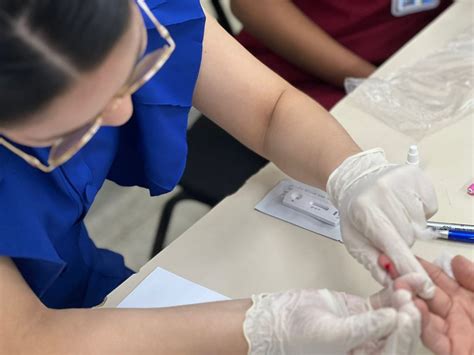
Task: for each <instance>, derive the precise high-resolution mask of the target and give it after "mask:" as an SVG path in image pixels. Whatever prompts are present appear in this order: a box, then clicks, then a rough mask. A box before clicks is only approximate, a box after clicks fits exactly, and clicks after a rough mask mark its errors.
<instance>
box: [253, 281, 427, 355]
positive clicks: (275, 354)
mask: <svg viewBox="0 0 474 355" xmlns="http://www.w3.org/2000/svg"><path fill="white" fill-rule="evenodd" d="M375 299H376V300H377V308H378V309H377V310H374V307H373V304H371V301H369V300H365V299H363V298H360V297H358V296H353V295H349V294H345V293H341V292H333V291H329V290H326V289H325V290H291V291H287V292H282V293H274V294H262V295H256V296H253V298H252V300H253V305H252V307H251V308H250V309H249V310H248V311H247V314H246V319H245V322H244V334H245V337H246V339H247V342H248V344H249V354H250V355H262V354H272V355H284V354H288V355H301V354H354V355H355V354H364V355H370V354H373V355H374V354H407V355H409V354H412V353H413V352H414V349H415V347H416V344H417V341H418V339H419V335H420V324H421V322H420V314H419V312H418V311H417V309H416V307H415V306H414V304H413V302H412V300H411V295H410V293H408V292H407V291H405V290H400V291H397V292H395V293H393V292H391V291H390V292H389V293H387V292H385V291H384V292H382V293H380V295H379V297H376V298H375Z"/></svg>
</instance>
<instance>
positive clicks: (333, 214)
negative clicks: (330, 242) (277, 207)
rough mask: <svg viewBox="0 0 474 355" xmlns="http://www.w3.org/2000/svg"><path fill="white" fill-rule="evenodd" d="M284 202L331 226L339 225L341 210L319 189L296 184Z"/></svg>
mask: <svg viewBox="0 0 474 355" xmlns="http://www.w3.org/2000/svg"><path fill="white" fill-rule="evenodd" d="M282 203H283V204H284V205H285V206H286V207H289V208H292V209H294V210H297V211H298V212H301V213H304V214H306V215H308V216H310V217H313V218H316V219H318V220H320V221H321V222H324V223H327V224H329V225H331V226H334V227H336V226H338V225H339V211H338V210H337V209H336V208H335V207H334V206H333V205H331V202H330V201H329V200H328V198H327V197H326V196H324V195H323V194H322V193H320V192H319V191H314V190H313V191H307V190H306V189H304V188H302V187H298V186H294V187H293V189H292V190H290V191H288V192H287V193H286V194H285V196H284V197H283V202H282Z"/></svg>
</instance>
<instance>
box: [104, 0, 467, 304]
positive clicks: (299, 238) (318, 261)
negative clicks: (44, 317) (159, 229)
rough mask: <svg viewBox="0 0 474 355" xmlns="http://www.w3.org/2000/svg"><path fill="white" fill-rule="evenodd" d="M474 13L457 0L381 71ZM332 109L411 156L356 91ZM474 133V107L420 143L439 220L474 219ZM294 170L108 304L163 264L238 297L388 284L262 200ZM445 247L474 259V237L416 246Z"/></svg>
mask: <svg viewBox="0 0 474 355" xmlns="http://www.w3.org/2000/svg"><path fill="white" fill-rule="evenodd" d="M472 22H473V1H470V0H469V1H467V0H464V1H458V2H456V3H455V4H454V5H453V6H451V7H450V8H449V9H447V10H446V11H445V12H444V13H443V14H442V15H441V16H440V17H439V18H438V19H436V20H435V21H434V22H433V23H432V24H431V25H429V26H428V27H427V28H426V29H425V30H424V31H422V32H421V33H420V34H419V35H418V36H416V37H415V38H414V39H413V40H412V41H411V42H409V43H408V44H407V45H406V46H405V47H404V48H403V49H401V50H400V51H399V52H398V53H397V54H395V55H394V56H393V57H392V58H391V59H390V60H388V61H387V62H386V63H385V64H384V65H383V66H382V67H381V68H379V70H378V71H377V72H376V73H375V75H376V76H383V75H385V74H386V73H389V72H392V71H393V70H395V69H397V68H399V67H400V66H402V65H409V64H410V63H412V62H414V61H416V60H417V59H419V58H422V57H423V56H425V55H426V53H427V52H429V51H431V50H433V49H435V48H437V47H438V46H441V45H443V44H444V43H446V41H448V40H450V39H451V38H452V37H453V36H455V35H456V34H458V33H459V32H460V31H462V30H463V29H465V28H466V27H467V26H468V25H469V24H472ZM331 112H332V113H333V115H334V116H335V117H336V118H337V119H338V120H339V121H340V122H341V123H342V124H343V125H344V127H345V128H346V129H347V130H348V131H349V132H350V134H351V135H352V136H353V137H354V138H355V140H356V141H357V142H358V144H359V145H360V146H361V147H362V148H364V149H366V148H371V147H377V146H380V147H382V148H384V149H385V151H386V153H387V156H388V158H389V159H390V160H392V161H396V162H403V161H404V160H405V158H406V153H407V148H408V145H409V144H410V143H411V141H410V139H409V138H407V137H406V136H403V135H401V134H400V133H398V132H396V131H394V130H392V129H391V128H389V127H387V126H385V125H384V124H383V123H381V122H380V121H378V120H376V119H375V118H373V117H371V115H370V114H368V113H366V112H364V111H363V110H361V109H360V108H358V107H357V106H356V105H355V104H354V103H353V101H352V100H351V96H350V95H349V96H348V97H346V98H345V99H344V100H342V101H341V102H340V103H339V104H338V105H337V106H336V107H335V108H334V109H333V110H332V111H331ZM473 139H474V117H470V118H468V119H465V120H463V121H460V122H458V123H456V124H454V125H452V126H450V127H447V128H445V129H443V130H441V131H439V132H437V133H435V134H434V135H432V136H430V137H428V138H425V139H424V140H422V141H421V142H420V143H419V148H420V151H421V159H422V168H423V169H424V170H425V171H426V172H427V173H428V174H429V175H430V176H431V178H432V179H433V181H434V184H435V187H436V189H437V193H438V197H439V205H440V210H439V212H438V214H437V215H436V216H435V218H433V219H434V220H439V221H450V222H461V223H469V224H474V197H469V196H468V195H467V194H466V193H465V192H464V190H462V187H463V186H464V185H465V184H466V183H467V181H469V180H470V179H471V180H473V181H474V169H473V161H474V151H473ZM453 157H454V158H453ZM285 177H286V176H285V175H284V174H283V173H282V172H281V171H280V170H278V169H277V168H276V167H275V166H274V165H273V164H269V165H268V166H267V167H265V168H264V169H263V170H262V171H260V172H259V173H258V174H256V175H255V176H253V177H252V178H251V179H250V180H249V181H248V182H247V183H246V184H245V185H244V186H243V187H242V188H241V189H240V190H239V191H238V192H237V193H236V194H234V195H232V196H230V197H228V198H226V199H225V200H224V201H223V202H221V203H220V204H219V205H218V206H216V207H215V208H214V209H213V210H212V211H211V212H210V213H209V214H207V215H206V216H205V217H204V218H202V219H201V220H200V221H199V222H198V223H196V224H195V225H194V226H193V227H191V228H190V229H189V230H188V231H186V232H185V233H184V234H183V235H182V236H180V237H179V238H178V239H177V240H176V241H175V242H173V243H172V244H171V245H170V246H168V247H167V248H166V249H165V250H164V251H162V252H161V253H160V254H158V255H157V256H156V257H155V258H153V259H152V260H151V261H149V262H148V263H147V264H146V265H145V266H144V267H143V268H142V269H141V270H140V271H139V272H138V273H137V274H136V275H134V276H132V277H131V278H130V279H129V280H127V281H126V282H125V283H123V284H122V285H121V286H119V287H118V288H117V289H116V290H114V291H113V292H112V293H111V294H110V295H109V296H108V297H107V299H106V302H105V304H104V305H103V306H104V307H115V306H116V305H117V304H118V303H119V302H120V301H121V300H123V299H124V298H125V297H126V296H127V295H128V294H129V293H130V292H131V291H132V290H133V289H134V288H135V287H136V286H137V285H138V284H139V283H140V282H141V281H142V280H143V279H144V278H145V277H146V276H147V275H148V274H149V273H150V272H152V271H153V270H154V269H155V268H156V267H157V266H160V267H162V268H165V269H166V270H169V271H171V272H173V273H176V274H178V275H180V276H182V277H184V278H187V279H189V280H191V281H193V282H196V283H199V284H201V285H203V286H205V287H208V288H210V289H212V290H215V291H217V292H219V293H222V294H223V295H226V296H229V297H231V298H239V297H248V296H249V295H251V294H253V293H259V292H273V291H277V290H285V289H289V288H307V287H313V288H329V289H334V290H341V291H346V292H351V293H355V294H359V295H361V296H366V295H369V294H371V293H373V292H375V291H377V290H378V289H379V288H380V287H379V286H378V285H377V283H376V282H375V281H374V280H373V279H372V278H371V276H370V274H369V273H368V272H367V271H366V270H365V269H364V268H363V267H362V266H360V265H359V264H358V263H357V262H356V261H355V260H354V259H353V258H352V257H351V256H350V255H349V254H348V253H347V252H346V250H345V248H344V246H343V245H342V244H340V243H338V242H335V241H332V240H329V239H327V238H324V237H322V236H319V235H317V234H314V233H311V232H308V231H306V230H303V229H301V228H298V227H295V226H293V225H290V224H288V223H285V222H282V221H280V220H277V219H274V218H272V217H269V216H267V215H264V214H262V213H259V212H257V211H255V210H254V206H255V205H256V204H257V203H258V202H259V201H260V200H261V199H262V198H263V197H264V196H265V195H266V194H267V193H268V191H269V190H270V189H271V188H272V187H273V186H275V185H276V184H277V183H278V182H279V181H280V180H281V179H283V178H285ZM137 242H139V241H137ZM442 251H449V252H452V253H456V254H462V255H464V256H466V257H468V258H470V259H471V260H474V246H473V245H472V244H471V245H469V244H461V243H453V242H446V241H429V242H422V241H418V242H417V243H416V245H415V246H414V252H415V253H416V254H417V255H420V256H422V257H424V258H427V259H428V260H432V259H434V258H435V257H436V256H438V255H439V253H440V252H442ZM157 297H159V294H157Z"/></svg>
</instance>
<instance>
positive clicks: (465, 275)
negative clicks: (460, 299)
mask: <svg viewBox="0 0 474 355" xmlns="http://www.w3.org/2000/svg"><path fill="white" fill-rule="evenodd" d="M451 267H452V270H453V274H454V278H455V279H456V281H457V282H458V283H459V284H460V285H461V286H462V287H464V288H466V289H468V290H469V291H472V292H474V263H473V262H472V261H470V260H469V259H467V258H465V257H464V256H462V255H457V256H455V257H454V258H453V260H452V261H451Z"/></svg>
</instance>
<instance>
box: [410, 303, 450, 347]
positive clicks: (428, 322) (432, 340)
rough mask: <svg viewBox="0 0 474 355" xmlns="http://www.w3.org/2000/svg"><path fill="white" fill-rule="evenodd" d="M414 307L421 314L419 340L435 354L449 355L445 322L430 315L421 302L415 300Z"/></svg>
mask: <svg viewBox="0 0 474 355" xmlns="http://www.w3.org/2000/svg"><path fill="white" fill-rule="evenodd" d="M415 305H416V307H417V308H418V310H419V311H420V313H421V320H422V321H421V324H422V333H421V340H422V341H423V344H425V346H426V347H427V348H429V349H430V350H431V351H433V352H434V353H436V354H450V353H451V351H450V349H451V342H450V340H449V337H448V336H447V330H448V326H447V323H446V321H445V320H444V319H443V318H441V317H439V316H437V315H435V314H433V313H430V311H429V309H428V306H427V305H426V303H425V302H424V301H423V300H421V299H416V300H415Z"/></svg>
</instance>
